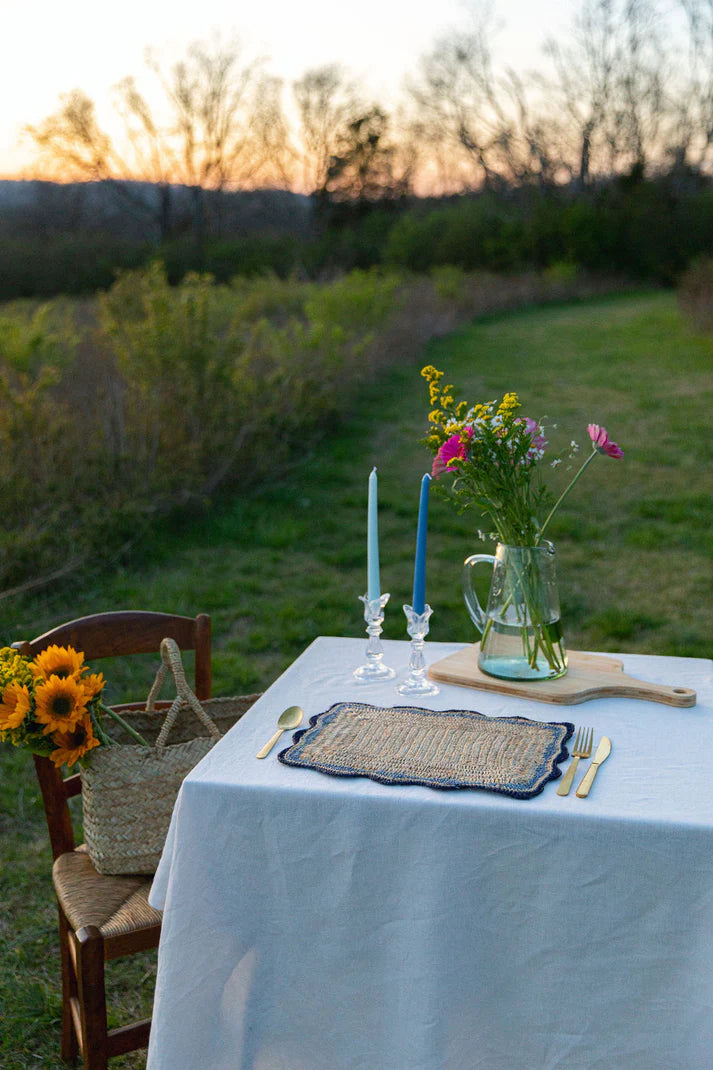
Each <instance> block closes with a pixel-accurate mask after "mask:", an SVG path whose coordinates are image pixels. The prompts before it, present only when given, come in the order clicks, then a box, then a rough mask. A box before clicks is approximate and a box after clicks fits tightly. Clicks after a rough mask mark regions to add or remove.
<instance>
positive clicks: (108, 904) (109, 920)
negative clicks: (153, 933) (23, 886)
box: [52, 844, 161, 940]
mask: <svg viewBox="0 0 713 1070" xmlns="http://www.w3.org/2000/svg"><path fill="white" fill-rule="evenodd" d="M151 879H152V878H151V877H141V876H136V877H108V876H103V875H102V874H101V873H97V871H96V869H95V868H94V866H93V865H92V862H91V859H90V858H89V853H88V851H87V849H86V847H85V846H84V844H81V845H80V846H79V847H77V849H76V850H75V851H68V852H66V853H65V854H62V855H60V856H59V858H57V859H56V860H55V863H54V865H53V867H52V881H53V883H54V890H55V893H56V895H57V899H58V900H59V904H60V906H61V907H62V910H63V911H64V913H65V915H66V917H67V920H68V921H69V923H70V925H71V926H72V928H73V929H74V930H75V931H78V930H79V929H83V928H85V926H87V925H94V926H96V928H97V929H99V931H100V932H101V934H102V937H103V938H104V939H105V940H107V939H109V938H111V937H112V936H124V935H125V934H126V933H132V932H134V931H135V930H137V929H144V928H151V927H152V926H155V925H160V924H161V913H160V911H158V910H154V908H153V907H152V906H149V903H148V894H149V891H150V890H151Z"/></svg>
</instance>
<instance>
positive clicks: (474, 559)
mask: <svg viewBox="0 0 713 1070" xmlns="http://www.w3.org/2000/svg"><path fill="white" fill-rule="evenodd" d="M485 562H487V563H488V564H489V565H491V566H492V567H494V566H495V558H494V557H493V555H492V554H471V556H470V557H467V558H466V559H465V561H464V563H463V598H464V599H465V604H466V608H467V610H468V613H469V614H470V619H471V620H472V621H473V624H474V625H475V626H476V628H477V629H478V631H479V632H481V633H482V632H483V631H484V630H485V613H484V612H483V607H482V606H481V604H480V602H479V601H478V596H477V594H476V593H475V587H474V586H473V569H474V568H475V566H476V565H481V564H485Z"/></svg>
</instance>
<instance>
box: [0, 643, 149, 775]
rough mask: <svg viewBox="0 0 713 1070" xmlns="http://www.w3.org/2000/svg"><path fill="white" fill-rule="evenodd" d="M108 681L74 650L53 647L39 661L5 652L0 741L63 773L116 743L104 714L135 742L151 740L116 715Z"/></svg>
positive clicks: (0, 668) (0, 673)
mask: <svg viewBox="0 0 713 1070" xmlns="http://www.w3.org/2000/svg"><path fill="white" fill-rule="evenodd" d="M105 684H106V680H105V679H104V677H103V676H102V674H101V673H93V672H90V670H89V666H88V665H85V664H84V654H83V653H81V651H77V650H74V648H73V647H71V646H66V647H63V646H49V647H47V649H46V650H43V651H42V652H41V653H40V654H38V655H37V656H36V657H35V658H27V657H25V656H24V655H23V654H20V653H19V651H17V650H14V649H13V648H12V647H2V648H0V742H6V743H12V744H13V746H15V747H27V748H28V749H29V750H30V751H32V753H33V754H40V755H43V756H45V757H48V758H50V759H51V761H52V762H53V763H54V764H55V765H56V766H57V767H58V768H59V767H60V766H63V765H66V766H69V767H70V768H71V767H72V766H74V765H76V763H77V762H80V763H82V764H84V759H85V758H86V755H87V754H88V753H89V752H90V751H91V750H92V749H93V748H94V747H99V746H101V745H107V744H111V743H113V740H112V739H111V737H110V736H109V735H107V732H106V730H105V728H104V724H103V717H104V715H106V716H108V717H111V718H112V719H113V720H115V721H117V722H118V723H119V724H120V725H121V726H122V728H124V730H125V731H126V732H128V734H129V735H130V736H132V737H133V738H134V739H135V740H136V742H138V743H142V744H144V745H145V746H146V745H147V744H146V740H145V739H143V738H142V737H141V736H140V735H139V734H138V732H135V731H134V729H133V728H131V726H130V725H128V724H127V723H126V722H125V721H124V720H123V718H122V717H120V716H119V714H118V713H116V712H115V711H114V710H112V709H110V708H109V707H108V706H105V705H104V703H103V702H102V700H101V697H100V696H101V692H102V690H103V688H104V686H105Z"/></svg>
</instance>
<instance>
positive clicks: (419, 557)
mask: <svg viewBox="0 0 713 1070" xmlns="http://www.w3.org/2000/svg"><path fill="white" fill-rule="evenodd" d="M430 485H431V477H430V476H429V475H428V474H426V475H425V476H424V477H423V479H422V480H421V500H420V502H419V504H418V528H417V529H416V560H415V562H414V567H413V600H412V605H413V611H414V613H418V614H421V613H423V611H424V609H425V607H426V531H427V529H428V491H429V488H430Z"/></svg>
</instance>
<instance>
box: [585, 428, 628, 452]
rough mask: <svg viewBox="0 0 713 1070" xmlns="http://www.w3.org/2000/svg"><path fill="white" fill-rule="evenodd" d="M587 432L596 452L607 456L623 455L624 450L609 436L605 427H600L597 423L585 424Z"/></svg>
mask: <svg viewBox="0 0 713 1070" xmlns="http://www.w3.org/2000/svg"><path fill="white" fill-rule="evenodd" d="M587 432H588V434H589V437H590V438H591V440H592V444H593V446H594V448H595V450H596V451H597V453H606V455H607V457H623V456H624V451H623V450H622V449H620V448H619V447H618V446H617V444H616V442H612V440H611V439H610V438H609V435H608V434H607V429H606V427H600V426H599V424H587Z"/></svg>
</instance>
